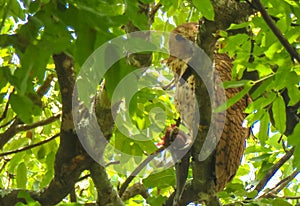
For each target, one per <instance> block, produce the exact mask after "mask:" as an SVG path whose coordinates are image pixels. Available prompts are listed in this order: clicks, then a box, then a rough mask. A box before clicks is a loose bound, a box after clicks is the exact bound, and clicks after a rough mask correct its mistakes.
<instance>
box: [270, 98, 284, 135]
mask: <svg viewBox="0 0 300 206" xmlns="http://www.w3.org/2000/svg"><path fill="white" fill-rule="evenodd" d="M272 113H273V118H274V122H275V127H276V129H278V131H279V132H281V133H282V134H284V132H285V129H286V109H285V103H284V100H283V98H282V96H281V95H278V96H277V98H276V99H275V100H274V102H273V104H272Z"/></svg>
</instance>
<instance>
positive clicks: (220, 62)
mask: <svg viewBox="0 0 300 206" xmlns="http://www.w3.org/2000/svg"><path fill="white" fill-rule="evenodd" d="M198 31H199V24H198V23H185V24H182V25H180V26H178V27H177V28H175V29H174V30H173V31H172V32H171V34H170V39H169V49H170V56H169V58H168V59H167V60H166V64H167V66H168V67H169V68H170V69H171V70H172V71H173V73H174V85H175V89H176V91H175V95H174V99H175V107H176V109H177V111H178V113H179V114H180V118H181V120H182V124H183V125H184V126H185V127H186V128H187V129H188V136H192V135H193V134H192V128H193V124H195V113H196V110H198V108H196V104H195V102H194V99H195V89H197V88H195V85H196V83H195V76H194V75H195V72H191V71H190V70H191V69H189V65H188V64H189V62H190V61H192V60H193V59H194V58H197V56H195V52H194V48H195V46H197V45H195V44H196V40H197V34H198ZM215 51H216V52H215V53H214V57H213V67H212V69H213V70H214V71H216V72H217V73H218V75H219V77H220V79H221V81H230V80H231V68H232V66H233V65H232V61H233V60H232V59H231V58H229V56H228V55H226V54H220V53H218V52H217V49H215ZM240 90H241V89H240V88H230V89H226V90H225V96H226V98H227V99H229V98H231V97H233V96H234V95H236V94H237V93H238V92H239V91H240ZM218 92H219V91H218V90H216V91H215V94H214V95H215V96H218V95H219V94H218ZM220 95H222V94H220ZM246 106H247V99H246V98H243V99H241V100H240V101H238V102H237V103H235V104H234V105H233V106H231V107H230V108H228V109H227V110H226V117H225V122H224V123H225V125H224V129H223V131H222V134H221V137H220V140H219V141H218V143H217V145H216V149H215V153H214V155H215V157H214V160H215V161H214V170H215V171H214V174H213V175H214V178H215V185H216V187H215V188H216V192H218V191H221V190H223V189H224V187H225V186H226V184H227V183H228V182H229V181H230V180H231V179H232V178H233V177H234V175H235V173H236V171H237V169H238V167H239V165H240V162H241V158H242V155H243V151H244V147H245V139H246V138H247V136H248V134H249V132H248V129H246V128H243V127H242V123H243V120H244V118H245V114H244V110H245V107H246ZM211 124H214V122H212V123H211ZM185 161H189V159H188V160H185ZM179 163H181V162H179ZM182 165H185V166H186V165H187V164H182ZM175 169H176V170H177V169H179V170H182V171H183V170H184V171H187V170H186V168H176V165H175ZM176 173H177V171H176ZM179 173H181V174H182V172H179ZM185 175H187V174H185ZM181 178H183V177H181ZM180 181H181V182H182V180H180ZM176 187H178V186H176ZM181 187H184V185H182V184H181ZM176 190H180V191H179V192H177V191H176V193H179V194H177V195H175V197H176V196H177V199H178V198H180V196H181V193H182V190H183V188H176ZM176 201H178V200H175V202H176ZM174 205H176V203H175V204H174Z"/></svg>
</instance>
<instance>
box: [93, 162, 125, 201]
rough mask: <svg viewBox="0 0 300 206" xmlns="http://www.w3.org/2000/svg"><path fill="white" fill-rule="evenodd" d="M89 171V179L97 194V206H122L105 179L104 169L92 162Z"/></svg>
mask: <svg viewBox="0 0 300 206" xmlns="http://www.w3.org/2000/svg"><path fill="white" fill-rule="evenodd" d="M90 171H91V177H92V179H93V182H94V184H95V186H96V188H97V192H98V200H97V203H98V205H115V206H122V205H124V203H123V202H122V200H121V198H120V197H119V195H118V193H117V192H116V190H114V188H113V187H112V185H111V183H110V181H109V179H108V177H107V174H106V171H105V168H104V167H102V166H101V165H100V164H98V163H96V162H93V163H92V165H91V167H90Z"/></svg>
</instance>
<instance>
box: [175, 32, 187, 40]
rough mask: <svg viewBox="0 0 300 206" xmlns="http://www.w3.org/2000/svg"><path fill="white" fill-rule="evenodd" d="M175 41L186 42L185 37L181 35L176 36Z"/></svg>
mask: <svg viewBox="0 0 300 206" xmlns="http://www.w3.org/2000/svg"><path fill="white" fill-rule="evenodd" d="M175 39H176V40H177V41H184V40H185V38H184V37H183V36H181V35H180V34H176V35H175Z"/></svg>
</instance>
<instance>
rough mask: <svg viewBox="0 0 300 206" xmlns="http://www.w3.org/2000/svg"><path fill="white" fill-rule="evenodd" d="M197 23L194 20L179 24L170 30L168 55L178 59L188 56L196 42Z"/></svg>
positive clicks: (190, 54)
mask: <svg viewBox="0 0 300 206" xmlns="http://www.w3.org/2000/svg"><path fill="white" fill-rule="evenodd" d="M198 29H199V24H198V23H195V22H191V23H185V24H181V25H180V26H178V27H176V28H175V29H174V30H173V31H171V35H170V39H169V49H170V56H174V57H177V58H180V59H187V58H190V57H191V56H192V54H193V47H194V46H195V45H194V43H196V39H197V34H198Z"/></svg>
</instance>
